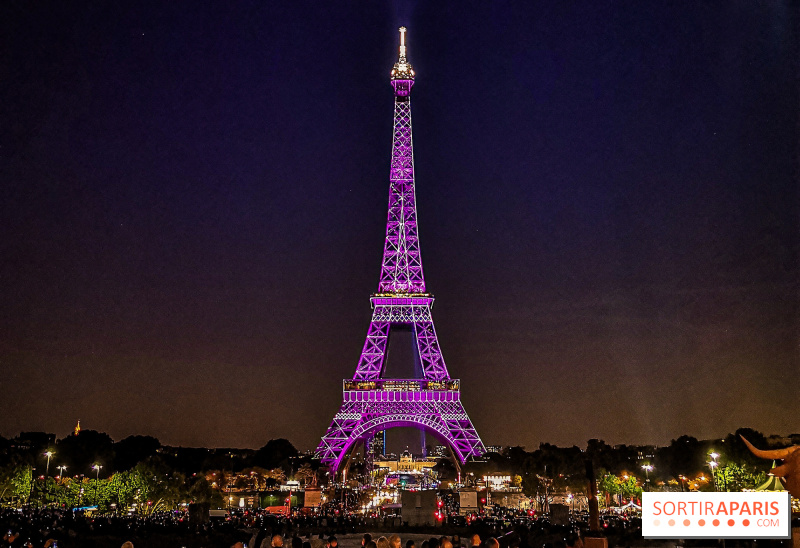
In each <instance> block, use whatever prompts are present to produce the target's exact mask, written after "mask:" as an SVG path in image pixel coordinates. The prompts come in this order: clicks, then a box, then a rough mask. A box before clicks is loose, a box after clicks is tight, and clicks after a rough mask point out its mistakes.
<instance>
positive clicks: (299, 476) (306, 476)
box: [294, 463, 315, 486]
mask: <svg viewBox="0 0 800 548" xmlns="http://www.w3.org/2000/svg"><path fill="white" fill-rule="evenodd" d="M314 475H315V474H314V470H313V469H312V468H311V465H310V464H308V463H305V464H303V465H302V466H300V468H298V469H297V472H295V473H294V477H295V479H296V480H298V481H299V482H301V483H302V485H304V486H305V485H307V484H308V483H310V482H311V480H312V478H313V477H314Z"/></svg>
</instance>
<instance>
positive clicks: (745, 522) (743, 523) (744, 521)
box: [742, 519, 750, 527]
mask: <svg viewBox="0 0 800 548" xmlns="http://www.w3.org/2000/svg"><path fill="white" fill-rule="evenodd" d="M742 525H744V526H745V527H747V526H748V525H750V520H749V519H746V520H743V521H742Z"/></svg>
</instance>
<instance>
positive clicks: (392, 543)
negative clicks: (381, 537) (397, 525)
mask: <svg viewBox="0 0 800 548" xmlns="http://www.w3.org/2000/svg"><path fill="white" fill-rule="evenodd" d="M401 545H402V541H401V540H400V537H399V536H398V535H390V536H389V547H390V548H400V547H401Z"/></svg>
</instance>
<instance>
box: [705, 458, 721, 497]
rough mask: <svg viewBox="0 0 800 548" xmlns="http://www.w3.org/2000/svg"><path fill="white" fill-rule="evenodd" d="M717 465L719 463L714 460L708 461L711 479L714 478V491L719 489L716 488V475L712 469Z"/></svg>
mask: <svg viewBox="0 0 800 548" xmlns="http://www.w3.org/2000/svg"><path fill="white" fill-rule="evenodd" d="M717 466H719V463H718V462H717V461H715V460H712V461H711V462H709V463H708V467H709V468H711V479H713V480H714V491H719V489H717V475H716V474H715V473H714V469H715V468H716V467H717Z"/></svg>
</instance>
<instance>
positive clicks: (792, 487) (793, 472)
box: [739, 434, 800, 499]
mask: <svg viewBox="0 0 800 548" xmlns="http://www.w3.org/2000/svg"><path fill="white" fill-rule="evenodd" d="M739 437H740V438H742V441H744V443H745V445H747V448H748V449H750V452H751V453H753V454H754V455H755V456H757V457H761V458H762V459H783V464H781V465H780V466H776V467H775V468H773V469H772V470H770V474H772V475H773V476H775V477H778V478H783V479H784V481H785V482H786V490H787V491H789V493H790V494H791V495H792V496H793V497H794V498H796V499H800V445H792V446H791V447H784V448H783V449H770V450H766V451H765V450H762V449H756V448H755V447H753V444H752V443H750V442H749V441H747V440H746V439H745V437H744V436H742V435H741V434H739Z"/></svg>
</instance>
